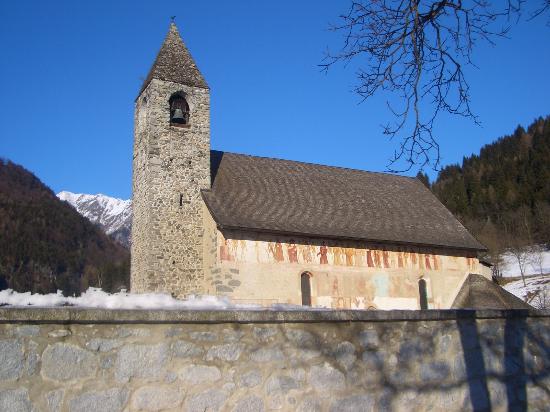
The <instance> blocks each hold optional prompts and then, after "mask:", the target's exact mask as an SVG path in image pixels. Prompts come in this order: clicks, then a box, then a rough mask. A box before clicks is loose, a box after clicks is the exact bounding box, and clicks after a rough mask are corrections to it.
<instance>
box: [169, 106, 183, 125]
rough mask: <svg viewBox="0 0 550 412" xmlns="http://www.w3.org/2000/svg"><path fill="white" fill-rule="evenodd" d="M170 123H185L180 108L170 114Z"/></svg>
mask: <svg viewBox="0 0 550 412" xmlns="http://www.w3.org/2000/svg"><path fill="white" fill-rule="evenodd" d="M172 123H185V117H184V116H183V111H182V110H181V109H179V108H178V109H176V110H174V114H173V115H172Z"/></svg>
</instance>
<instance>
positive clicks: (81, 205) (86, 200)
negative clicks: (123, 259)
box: [57, 190, 132, 249]
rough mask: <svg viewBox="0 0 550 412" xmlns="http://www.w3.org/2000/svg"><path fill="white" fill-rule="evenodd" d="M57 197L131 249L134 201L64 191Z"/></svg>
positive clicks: (99, 194)
mask: <svg viewBox="0 0 550 412" xmlns="http://www.w3.org/2000/svg"><path fill="white" fill-rule="evenodd" d="M57 197H58V198H59V199H60V200H63V201H64V202H67V203H68V204H70V205H71V206H72V207H73V208H75V209H76V210H77V212H79V213H80V214H81V215H82V216H84V217H85V218H87V219H88V220H90V221H91V222H92V223H95V224H97V225H99V226H100V227H101V228H102V229H103V231H104V232H105V233H106V234H107V235H109V236H110V237H111V238H113V239H114V240H116V241H117V242H118V243H120V244H121V245H123V246H124V247H125V248H127V249H129V248H130V242H131V228H132V201H131V200H130V199H128V200H124V199H119V198H116V197H111V196H107V195H104V194H101V193H98V194H95V195H91V194H85V193H73V192H69V191H66V190H63V191H61V192H59V193H58V194H57Z"/></svg>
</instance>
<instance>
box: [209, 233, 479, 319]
mask: <svg viewBox="0 0 550 412" xmlns="http://www.w3.org/2000/svg"><path fill="white" fill-rule="evenodd" d="M215 237H216V239H215V242H213V243H214V244H215V249H216V250H215V258H214V262H215V263H214V264H213V265H212V267H211V273H210V275H209V276H207V278H206V280H205V281H206V282H207V285H206V288H207V289H208V293H212V294H226V295H228V296H230V297H231V298H232V299H233V300H234V301H240V302H250V303H260V304H264V305H270V304H274V303H290V304H298V305H299V304H301V303H302V293H301V288H302V286H301V283H300V281H301V275H302V274H303V273H307V274H308V275H309V276H310V289H311V303H312V305H313V306H317V307H327V308H341V309H419V286H418V282H419V280H420V279H424V280H425V281H426V285H427V298H428V305H429V308H433V309H440V308H441V309H442V308H448V307H450V306H451V304H452V301H453V300H454V297H455V296H456V294H457V293H458V290H459V289H460V286H461V285H462V282H463V280H464V278H465V277H466V276H467V275H468V274H469V273H480V268H479V261H478V259H477V258H476V257H475V254H474V252H469V253H466V252H464V251H452V250H437V249H435V248H434V249H422V248H415V247H405V246H403V247H397V246H395V247H390V246H388V245H381V244H372V243H365V242H353V241H329V240H325V241H323V240H316V239H309V238H303V237H299V238H298V237H290V236H273V235H268V234H260V233H252V232H241V231H224V232H223V233H222V232H221V231H216V235H215Z"/></svg>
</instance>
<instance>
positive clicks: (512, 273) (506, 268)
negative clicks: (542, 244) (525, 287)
mask: <svg viewBox="0 0 550 412" xmlns="http://www.w3.org/2000/svg"><path fill="white" fill-rule="evenodd" d="M533 255H534V254H531V255H530V256H529V257H528V258H527V261H528V263H527V264H526V267H525V274H526V275H540V274H541V273H540V268H539V267H538V264H537V263H535V262H534V260H536V259H534V258H535V256H533ZM503 257H504V265H503V266H502V276H504V277H506V278H513V277H516V276H521V271H520V270H519V265H518V261H517V259H516V258H515V257H514V256H513V255H512V254H510V253H505V254H504V256H503ZM542 273H543V274H550V251H549V250H546V251H544V252H542Z"/></svg>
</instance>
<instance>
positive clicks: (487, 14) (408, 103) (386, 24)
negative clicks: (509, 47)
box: [320, 0, 550, 171]
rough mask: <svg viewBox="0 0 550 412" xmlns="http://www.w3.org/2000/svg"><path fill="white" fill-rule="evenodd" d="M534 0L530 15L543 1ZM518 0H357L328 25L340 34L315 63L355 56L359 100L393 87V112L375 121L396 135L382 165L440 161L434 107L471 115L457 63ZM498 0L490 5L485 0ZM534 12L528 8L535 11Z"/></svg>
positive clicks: (495, 29)
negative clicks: (339, 41)
mask: <svg viewBox="0 0 550 412" xmlns="http://www.w3.org/2000/svg"><path fill="white" fill-rule="evenodd" d="M537 1H542V5H541V7H540V8H538V9H535V10H534V11H533V12H532V14H531V16H532V17H533V18H534V17H536V16H538V15H540V14H543V13H545V12H546V11H548V10H549V9H550V0H537ZM525 2H526V0H501V1H498V2H497V1H495V2H492V1H488V0H439V1H434V0H431V1H429V0H358V1H352V4H351V7H350V9H349V12H348V13H347V14H346V15H343V16H340V17H341V23H340V24H338V25H334V26H332V27H331V30H333V31H335V32H340V33H343V34H344V42H343V46H342V48H341V50H340V51H339V52H337V53H331V52H327V54H326V56H325V59H324V60H323V63H322V64H321V65H320V66H321V67H322V69H323V70H325V71H328V70H329V68H330V67H331V66H333V65H334V64H336V63H339V62H343V63H344V64H348V63H349V62H351V61H352V60H354V59H357V58H359V57H360V58H361V68H360V69H359V70H358V72H357V79H358V84H357V86H356V88H355V92H356V93H358V94H359V95H360V96H361V98H362V101H364V100H367V99H369V98H370V97H371V96H373V95H375V94H376V93H379V92H388V93H390V94H393V95H396V96H397V97H398V101H399V102H400V107H394V106H392V105H391V104H390V103H389V102H388V103H387V105H388V109H389V111H390V113H391V114H392V116H393V117H394V120H393V121H392V122H389V123H388V124H386V125H385V126H384V127H383V131H384V134H385V135H387V136H389V137H390V139H393V138H396V137H397V138H398V139H399V143H398V144H397V149H396V150H395V153H394V155H393V157H392V158H391V159H390V162H389V164H388V169H389V170H391V171H398V169H399V168H401V171H405V170H410V169H411V168H412V167H413V166H415V165H417V166H419V168H420V169H422V168H423V167H425V166H427V165H429V166H431V167H432V168H434V169H437V168H438V167H439V165H440V151H439V143H438V140H439V139H438V137H437V136H434V134H433V130H434V123H435V120H436V118H437V117H438V115H440V114H441V113H449V114H453V115H457V116H461V117H465V118H469V119H472V120H473V121H474V122H475V123H479V119H478V117H477V116H476V115H475V113H474V112H473V111H472V108H471V99H470V85H469V83H468V81H467V79H466V77H465V74H464V68H465V67H466V66H468V65H473V63H472V52H473V50H474V46H475V45H476V44H478V43H479V42H480V41H486V42H489V43H491V44H494V43H495V41H496V39H498V38H500V37H505V36H506V34H507V33H508V31H509V29H510V27H511V26H512V25H513V24H514V23H516V22H517V21H518V19H519V18H520V12H521V11H522V9H523V8H524V7H525V5H524V3H525ZM493 3H498V5H493ZM535 13H536V15H535Z"/></svg>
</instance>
